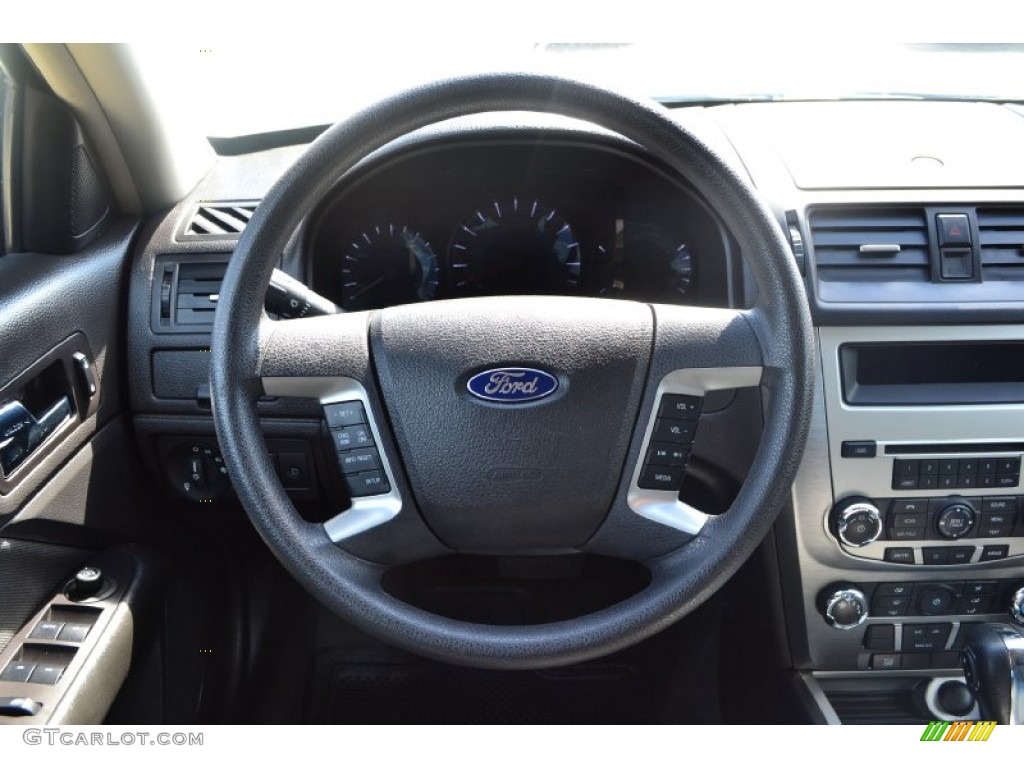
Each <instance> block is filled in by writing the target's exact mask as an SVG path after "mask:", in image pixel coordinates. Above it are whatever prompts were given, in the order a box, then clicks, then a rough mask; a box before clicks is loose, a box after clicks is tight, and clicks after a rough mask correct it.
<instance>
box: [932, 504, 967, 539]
mask: <svg viewBox="0 0 1024 768" xmlns="http://www.w3.org/2000/svg"><path fill="white" fill-rule="evenodd" d="M935 527H936V529H938V532H939V535H941V536H942V537H943V538H946V539H960V538H963V537H964V536H966V535H967V534H969V533H970V532H971V529H972V528H973V527H974V510H973V509H971V508H970V507H969V506H967V505H966V504H960V503H956V504H950V505H949V506H948V507H946V508H945V509H943V510H942V511H941V512H939V514H938V516H937V518H936V520H935Z"/></svg>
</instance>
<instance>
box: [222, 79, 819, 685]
mask: <svg viewBox="0 0 1024 768" xmlns="http://www.w3.org/2000/svg"><path fill="white" fill-rule="evenodd" d="M506 110H517V111H533V112H547V113H556V114H561V115H565V116H568V117H573V118H579V119H582V120H586V121H589V122H592V123H595V124H598V125H600V126H603V127H605V128H607V129H610V130H612V131H615V132H616V133H619V134H621V135H622V136H625V137H626V138H628V139H631V140H633V141H635V142H636V143H638V144H639V145H640V146H642V147H643V148H644V149H645V150H646V151H647V152H649V153H651V154H652V155H653V156H655V157H657V158H658V159H659V160H660V161H662V162H663V163H664V164H665V165H667V166H668V167H669V168H671V169H673V170H674V171H676V172H677V173H678V174H680V175H681V176H682V177H684V178H685V179H687V180H688V181H689V182H690V184H691V185H692V186H693V187H694V188H696V189H697V191H698V192H699V193H700V194H701V195H703V197H704V198H705V199H706V200H707V202H708V203H709V204H710V206H711V207H712V208H713V209H714V210H715V211H717V212H718V214H719V215H720V216H721V218H722V219H723V221H724V222H725V224H726V226H727V227H728V228H729V229H730V231H731V233H732V234H733V236H734V237H735V238H736V239H737V241H738V242H739V245H740V248H741V250H742V253H743V255H744V258H745V259H746V260H747V264H748V268H749V272H750V274H752V275H753V277H754V279H755V281H756V288H757V299H756V304H755V306H754V307H753V308H751V309H748V310H725V309H704V308H696V307H685V306H665V305H657V304H653V305H652V304H642V303H635V302H627V301H616V300H610V299H596V298H557V297H501V298H487V299H459V300H453V301H438V302H427V303H423V304H416V305H408V306H401V307H394V308H389V309H384V310H380V311H376V312H370V313H365V312H364V313H348V314H341V315H333V316H327V317H318V318H308V319H301V320H288V321H271V320H270V319H269V318H268V317H267V316H266V314H265V312H264V310H263V297H264V292H265V290H266V286H267V283H268V281H269V279H270V274H271V270H272V269H273V267H274V264H275V262H276V261H277V259H278V257H279V254H280V253H281V252H282V251H283V250H284V248H285V245H286V243H287V241H288V239H289V237H290V236H291V235H292V233H293V232H294V231H295V230H296V228H297V227H298V226H299V224H300V222H301V221H302V219H303V218H304V217H305V216H307V215H308V214H309V213H310V211H311V210H312V209H313V207H314V206H315V205H316V204H317V203H318V202H319V201H320V200H321V199H322V198H323V196H324V195H325V194H326V193H328V192H329V191H330V190H331V189H332V188H333V187H334V186H335V185H336V184H337V182H338V180H339V179H340V178H341V177H342V176H343V174H345V173H346V172H348V171H349V170H351V169H352V168H353V167H354V166H355V165H356V164H357V163H358V162H359V161H360V160H362V159H363V158H365V157H366V156H367V155H369V154H370V153H371V152H373V151H375V150H377V149H379V148H381V147H383V146H384V145H385V144H387V143H388V142H390V141H392V140H394V139H396V138H399V137H401V136H403V135H405V134H407V133H409V132H411V131H413V130H416V129H419V128H422V127H425V126H428V125H431V124H434V123H437V122H440V121H442V120H446V119H449V118H455V117H460V116H464V115H470V114H477V113H483V112H494V111H506ZM211 352H212V355H211V358H212V360H211V376H210V381H211V392H212V402H213V414H214V421H215V424H216V430H217V438H218V440H219V442H220V447H221V451H222V453H223V456H224V461H225V463H226V465H227V468H228V471H229V474H230V477H231V481H232V483H233V485H234V488H235V490H236V492H237V494H238V497H239V499H240V500H241V502H242V504H243V505H244V507H245V509H246V511H247V512H248V515H249V517H250V518H251V520H252V522H253V524H254V526H255V527H256V529H257V530H258V531H259V533H260V535H261V536H262V537H263V539H264V541H265V542H266V544H267V546H268V547H269V548H270V549H271V551H272V552H273V553H274V554H275V555H276V556H277V557H278V558H279V559H280V561H281V562H282V563H283V564H284V566H285V567H286V568H287V569H288V570H289V571H290V572H291V573H292V575H293V576H294V577H295V578H296V579H297V580H298V581H299V582H300V583H301V584H302V585H304V586H305V588H306V589H308V590H309V592H311V593H312V594H313V595H314V596H315V597H316V598H318V599H319V600H320V601H321V602H322V603H323V604H324V605H325V606H327V607H328V608H329V609H331V610H333V611H334V612H335V613H337V614H338V615H340V616H341V617H342V618H344V619H346V620H347V621H349V622H350V623H352V624H354V625H355V626H357V627H359V628H361V629H362V630H364V631H366V632H367V633H369V634H371V635H374V636H377V637H378V638H381V639H383V640H385V641H387V642H389V643H391V644H394V645H397V646H399V647H402V648H405V649H407V650H409V651H412V652H414V653H417V654H420V655H423V656H427V657H431V658H435V659H439V660H442V661H446V662H451V663H457V664H463V665H471V666H479V667H490V668H501V669H527V668H541V667H547V666H555V665H563V664H569V663H575V662H579V661H583V660H586V659H590V658H594V657H598V656H603V655H605V654H608V653H611V652H613V651H616V650H619V649H621V648H624V647H626V646H628V645H630V644H633V643H635V642H638V641H640V640H642V639H644V638H646V637H648V636H650V635H652V634H654V633H656V632H658V631H659V630H662V629H664V628H666V627H667V626H669V625H670V624H671V623H673V622H675V621H676V620H678V619H680V618H682V617H683V616H684V615H686V614H687V613H689V612H690V611H692V610H693V609H695V608H696V607H697V606H698V605H700V604H701V603H702V602H703V601H704V600H705V599H706V598H708V597H709V596H710V595H711V594H713V593H714V592H715V590H717V589H718V588H719V587H720V586H721V585H722V584H723V583H724V582H725V581H726V580H727V579H728V578H729V577H730V576H731V575H732V574H733V573H734V572H735V571H736V570H737V569H738V568H739V566H740V565H741V564H742V563H743V562H744V560H745V559H746V558H747V557H748V556H749V555H750V553H751V552H752V551H753V550H754V549H755V547H756V546H757V545H758V543H759V542H760V541H761V539H762V538H763V537H764V535H765V534H766V533H767V531H768V529H769V527H770V526H771V524H772V522H773V521H774V519H775V517H776V515H777V514H778V510H779V509H780V508H781V506H782V504H783V503H784V501H785V499H786V496H787V494H788V492H789V488H790V486H791V484H792V481H793V479H794V476H795V474H796V469H797V465H798V463H799V460H800V456H801V453H802V448H803V444H804V440H805V438H806V433H807V428H808V423H809V417H810V412H811V403H812V390H813V358H814V342H813V336H812V331H811V323H810V314H809V311H808V307H807V300H806V296H805V294H804V290H803V286H802V283H801V279H800V276H799V274H798V272H797V270H796V267H795V264H794V261H793V259H792V256H791V255H790V253H789V250H788V246H787V244H786V242H785V240H784V239H783V236H782V233H781V231H780V229H779V226H778V224H777V222H775V221H774V220H773V217H772V214H771V213H770V212H769V211H768V209H767V208H766V207H765V206H764V205H763V204H762V203H761V202H760V200H759V199H758V197H757V194H756V193H755V192H754V191H753V190H752V189H751V187H750V186H749V185H748V183H747V182H746V181H744V180H743V179H742V178H740V177H739V176H738V175H737V174H736V173H735V172H734V171H733V170H731V169H730V168H729V166H728V165H727V164H726V163H725V162H724V161H723V160H722V159H721V158H720V157H719V156H718V155H716V153H715V152H714V151H713V150H712V149H710V148H709V147H707V146H705V145H704V144H703V143H702V142H701V141H699V140H698V139H697V138H696V137H694V136H693V135H691V134H690V133H689V132H688V131H687V130H686V129H684V128H683V127H681V126H680V125H679V124H678V123H676V122H674V121H673V120H672V119H671V117H670V116H669V113H668V112H667V110H665V109H663V108H662V107H661V106H660V105H657V104H655V103H646V102H643V101H638V100H634V99H631V98H629V97H626V96H623V95H621V94H617V93H614V92H611V91H607V90H603V89H601V88H598V87H595V86H592V85H588V84H583V83H579V82H575V81H568V80H563V79H559V78H555V77H550V76H544V75H535V74H529V75H522V74H516V75H481V76H473V77H467V78H463V79H457V80H450V81H443V82H439V83H436V84H432V85H427V86H423V87H420V88H417V89H413V90H411V91H407V92H405V93H403V94H400V95H397V96H394V97H392V98H389V99H387V100H386V101H383V102H381V103H379V104H377V105H375V106H374V107H372V108H370V109H368V110H366V111H363V112H361V113H359V114H356V115H355V116H354V117H351V118H349V119H347V120H345V121H343V122H341V123H338V124H337V125H335V126H333V127H332V128H330V129H329V130H327V131H326V132H325V133H324V134H323V135H321V136H320V137H319V138H318V139H317V140H316V141H314V142H313V143H312V144H311V145H310V147H309V149H308V151H307V152H306V153H305V154H304V155H303V156H302V157H301V158H300V159H299V160H298V162H297V163H296V164H295V165H294V166H293V167H292V168H291V169H290V170H288V171H287V172H286V173H285V174H284V175H283V176H282V177H281V179H280V180H279V181H278V182H277V183H276V184H275V185H274V187H273V188H272V189H271V190H270V191H269V193H268V194H267V195H266V197H265V198H264V199H263V201H262V203H261V204H260V206H259V207H258V209H257V210H256V213H255V215H254V216H253V217H252V219H251V221H250V222H249V224H248V226H247V228H246V230H245V232H244V234H243V236H242V238H241V240H240V241H239V243H238V246H237V248H236V249H235V252H234V255H233V256H232V258H231V261H230V266H229V268H228V271H227V274H226V276H225V278H224V283H223V286H222V289H221V295H220V302H219V307H218V311H217V314H216V321H215V323H214V329H213V340H212V350H211ZM522 371H532V372H533V373H522ZM481 374H483V376H484V378H483V379H481V378H479V376H480V375H481ZM494 376H497V378H491V377H494ZM474 377H476V378H475V383H471V381H470V380H471V379H474ZM503 377H504V378H503ZM481 381H482V382H483V386H480V382H481ZM509 382H511V384H509ZM503 383H505V384H508V386H504V387H502V384H503ZM517 383H518V384H519V385H520V386H516V384H517ZM488 386H491V387H492V388H493V387H497V390H493V391H492V393H491V394H494V393H495V392H496V393H497V397H498V399H497V400H494V399H489V398H488V397H486V395H487V387H488ZM744 386H760V388H761V392H762V396H763V410H764V414H763V415H764V423H763V430H762V434H761V441H760V445H759V447H758V450H757V452H756V455H755V458H754V461H753V464H752V468H751V470H750V472H749V473H748V475H747V477H746V478H745V480H744V481H743V483H742V486H741V487H740V489H739V492H738V494H737V496H736V498H735V500H734V502H733V504H732V506H731V507H730V508H729V509H728V510H727V511H726V512H725V513H723V514H720V515H714V516H712V515H707V514H704V513H703V512H702V511H700V510H698V509H695V508H693V507H692V506H689V505H687V504H685V503H683V502H682V501H680V500H679V495H678V492H677V491H676V490H665V489H664V488H662V487H658V486H659V480H660V483H661V484H664V482H665V480H666V477H661V478H657V477H653V478H652V477H650V476H645V461H646V460H647V452H648V450H649V448H650V444H651V442H652V440H653V441H658V440H660V439H662V438H666V437H667V438H668V439H675V438H678V437H679V435H678V434H675V435H672V434H669V433H666V432H664V431H663V430H664V429H665V424H664V423H663V422H661V421H659V418H662V419H663V418H665V417H666V416H671V415H672V414H669V413H667V412H666V411H665V409H666V408H677V407H678V408H690V409H691V410H693V409H696V408H698V407H699V404H700V402H701V401H700V398H701V397H703V395H704V394H705V393H707V392H709V391H714V390H717V389H732V388H736V387H744ZM548 390H551V391H550V392H547V391H548ZM545 392H547V394H548V396H546V397H539V396H537V397H535V396H536V395H539V394H541V393H545ZM263 394H268V395H277V396H300V397H315V398H318V399H319V400H320V401H321V402H322V403H324V405H325V410H326V411H327V415H328V422H329V424H332V425H335V426H339V425H340V426H342V429H341V430H339V431H341V432H345V434H347V435H348V436H349V437H348V438H346V439H349V440H355V441H356V443H352V442H349V443H346V444H345V445H349V446H350V445H353V444H362V445H364V448H363V449H362V451H355V450H353V451H348V452H346V453H344V454H341V456H342V458H343V459H344V458H345V457H348V459H345V460H351V461H356V460H355V459H353V458H352V457H353V456H355V455H356V454H359V455H361V456H364V457H365V456H367V455H368V456H370V459H369V460H368V462H369V463H367V464H365V466H367V467H371V468H373V467H375V468H376V469H375V470H374V471H370V472H368V473H365V474H363V475H361V476H360V478H361V479H360V482H361V483H363V485H364V486H367V484H368V486H367V487H362V488H361V489H360V490H359V493H363V494H366V495H355V493H354V494H353V495H354V501H353V504H352V506H351V508H349V509H347V510H345V511H342V512H341V513H339V514H338V515H336V516H335V517H333V518H331V519H330V520H328V521H327V523H325V524H324V523H312V522H307V521H305V520H304V519H303V518H302V517H300V515H299V514H298V513H297V512H296V510H295V508H294V506H293V505H292V503H291V501H290V499H289V498H288V496H287V495H286V493H285V491H284V489H283V488H282V485H281V483H280V481H279V480H278V479H277V475H276V474H275V472H274V469H273V466H272V464H271V460H270V457H269V456H268V454H267V451H266V448H265V445H264V438H263V434H262V432H261V429H260V424H259V419H258V416H257V410H256V400H257V398H258V397H259V396H261V395H263ZM481 395H483V396H484V397H481ZM680 395H681V396H683V397H675V396H680ZM680 404H683V405H680ZM659 409H661V414H662V416H661V417H659ZM684 418H685V415H684ZM356 421H359V422H360V424H361V426H360V427H359V428H357V429H355V430H348V431H346V429H345V428H344V426H343V425H344V424H346V423H347V424H353V423H354V422H356ZM686 423H687V422H685V421H684V422H683V424H686ZM688 423H689V424H690V425H691V426H692V425H693V424H699V421H692V419H691V421H690V422H688ZM673 424H674V425H675V426H676V427H679V423H678V422H676V421H674V420H673V421H672V422H670V423H669V426H670V427H671V426H672V425H673ZM686 429H688V428H684V429H683V431H686ZM682 437H683V438H684V439H687V438H688V439H692V434H688V435H682ZM339 440H340V438H339ZM697 440H698V442H699V427H698V429H697ZM342 442H344V441H342ZM367 443H372V445H373V448H371V449H370V450H369V451H367V450H366V448H365V445H366V444H367ZM345 445H343V446H341V447H345ZM684 448H685V446H684ZM358 461H359V462H363V461H367V460H366V459H359V460H358ZM655 474H656V473H655ZM668 474H669V475H671V473H668ZM668 479H669V480H671V478H670V477H669V478H668ZM652 485H653V486H655V487H649V486H652ZM453 551H454V552H465V553H512V554H526V555H529V554H538V553H560V552H561V553H564V552H580V551H583V552H591V553H597V554H606V555H614V556H616V557H620V558H629V559H632V560H635V561H640V562H642V563H643V564H644V565H645V566H646V567H647V569H648V570H649V572H650V581H649V583H648V585H647V586H646V587H645V588H644V589H642V590H641V591H639V592H638V593H636V594H634V595H633V596H631V597H629V598H627V599H625V600H623V601H621V602H619V603H616V604H615V605H613V606H611V607H607V608H604V609H602V610H599V611H597V612H594V613H590V614H587V615H584V616H581V617H578V618H573V619H570V620H564V621H557V622H552V623H546V624H536V625H529V626H491V625H483V624H475V623H468V622H462V621H457V620H454V619H451V618H446V617H442V616H439V615H435V614H432V613H429V612H426V611H424V610H422V609H420V608H417V607H414V606H412V605H410V604H408V603H406V602H403V601H401V600H399V599H398V598H396V597H394V596H392V595H391V594H390V593H389V592H388V591H387V590H386V589H385V588H384V586H383V584H382V581H383V578H384V574H385V573H386V571H387V568H388V566H391V565H395V564H401V563H407V562H412V561H414V560H418V559H422V558H424V557H428V556H431V555H436V554H441V553H445V552H453Z"/></svg>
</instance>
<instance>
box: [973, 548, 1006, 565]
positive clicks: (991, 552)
mask: <svg viewBox="0 0 1024 768" xmlns="http://www.w3.org/2000/svg"><path fill="white" fill-rule="evenodd" d="M1009 554H1010V547H1009V545H1008V544H986V545H985V546H984V547H982V548H981V558H979V560H978V562H979V563H990V562H992V561H993V560H1002V559H1003V558H1005V557H1008V556H1009Z"/></svg>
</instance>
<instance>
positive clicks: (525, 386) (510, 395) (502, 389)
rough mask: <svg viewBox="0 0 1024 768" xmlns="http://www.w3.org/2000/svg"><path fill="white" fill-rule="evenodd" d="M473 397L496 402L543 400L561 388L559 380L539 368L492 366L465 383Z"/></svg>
mask: <svg viewBox="0 0 1024 768" xmlns="http://www.w3.org/2000/svg"><path fill="white" fill-rule="evenodd" d="M466 388H467V389H468V390H469V392H470V394H472V395H473V396H474V397H479V398H480V399H481V400H490V401H491V402H495V403H525V402H528V401H530V400H540V399H541V398H542V397H547V396H548V395H550V394H553V393H554V391H555V390H556V389H558V379H556V378H555V377H554V376H552V375H551V374H550V373H547V372H545V371H538V370H537V369H536V368H491V369H490V370H489V371H482V372H481V373H478V374H477V375H476V376H474V377H473V378H471V379H470V380H469V381H468V382H466Z"/></svg>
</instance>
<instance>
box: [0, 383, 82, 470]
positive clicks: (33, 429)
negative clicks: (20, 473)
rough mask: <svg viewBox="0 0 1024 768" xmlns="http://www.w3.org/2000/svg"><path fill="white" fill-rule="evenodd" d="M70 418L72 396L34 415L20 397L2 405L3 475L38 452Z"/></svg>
mask: <svg viewBox="0 0 1024 768" xmlns="http://www.w3.org/2000/svg"><path fill="white" fill-rule="evenodd" d="M69 418H71V398H69V397H68V396H67V395H64V396H62V397H61V398H59V399H58V400H57V401H56V402H54V403H52V404H51V405H49V406H48V407H46V408H45V409H44V410H43V412H42V414H41V415H40V416H38V417H37V416H34V415H33V414H32V412H31V411H30V410H29V409H28V408H26V407H25V406H24V405H22V403H21V402H20V401H19V400H11V401H9V402H7V403H4V404H3V405H0V471H2V472H3V474H4V477H6V476H8V475H10V474H12V473H13V472H14V470H15V469H17V468H18V466H19V465H20V464H21V463H22V462H23V461H25V459H27V458H28V457H29V456H31V455H32V452H33V451H35V449H36V448H38V447H39V446H40V445H42V444H43V442H44V441H45V440H46V438H47V437H49V436H50V435H51V434H53V433H54V431H56V429H57V427H59V426H60V425H61V424H63V423H64V422H65V421H66V420H67V419H69Z"/></svg>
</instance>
